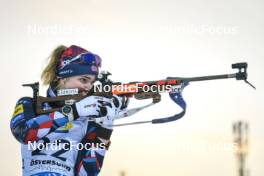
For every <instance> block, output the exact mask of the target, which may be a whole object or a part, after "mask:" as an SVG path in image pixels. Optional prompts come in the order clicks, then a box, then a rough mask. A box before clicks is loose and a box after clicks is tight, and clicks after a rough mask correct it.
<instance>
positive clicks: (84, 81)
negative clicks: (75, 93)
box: [80, 78, 88, 84]
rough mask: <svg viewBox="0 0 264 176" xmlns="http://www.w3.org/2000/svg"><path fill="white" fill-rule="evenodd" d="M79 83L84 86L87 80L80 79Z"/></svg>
mask: <svg viewBox="0 0 264 176" xmlns="http://www.w3.org/2000/svg"><path fill="white" fill-rule="evenodd" d="M80 82H81V83H83V84H86V83H87V82H88V80H87V79H84V78H81V79H80Z"/></svg>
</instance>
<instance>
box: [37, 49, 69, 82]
mask: <svg viewBox="0 0 264 176" xmlns="http://www.w3.org/2000/svg"><path fill="white" fill-rule="evenodd" d="M66 48H67V47H66V46H64V45H60V46H58V47H57V48H55V49H54V50H53V52H52V53H51V55H50V56H49V58H48V59H49V63H48V65H47V66H46V67H45V69H44V70H43V71H42V74H41V80H42V83H43V85H49V84H51V83H55V84H56V85H58V79H57V76H56V70H57V66H58V65H59V62H60V57H61V55H62V53H63V52H64V51H65V50H66Z"/></svg>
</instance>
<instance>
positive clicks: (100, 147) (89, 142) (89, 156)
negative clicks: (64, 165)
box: [75, 122, 113, 176]
mask: <svg viewBox="0 0 264 176" xmlns="http://www.w3.org/2000/svg"><path fill="white" fill-rule="evenodd" d="M112 131H113V130H110V129H106V128H103V127H102V126H100V125H99V124H97V123H95V122H90V123H89V124H88V129H87V134H86V136H85V137H84V138H83V140H82V144H84V146H88V147H83V149H82V150H79V151H78V156H77V161H76V165H75V175H76V176H96V175H98V174H99V172H100V171H101V168H102V165H103V161H104V157H105V153H106V150H107V149H108V147H109V145H110V141H109V140H110V137H111V134H112ZM99 138H103V139H106V140H108V141H109V142H108V143H107V144H106V143H103V142H102V141H101V140H100V139H99ZM89 146H90V147H89Z"/></svg>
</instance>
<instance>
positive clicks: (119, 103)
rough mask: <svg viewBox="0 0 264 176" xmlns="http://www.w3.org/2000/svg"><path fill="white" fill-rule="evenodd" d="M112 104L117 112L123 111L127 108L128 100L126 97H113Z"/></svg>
mask: <svg viewBox="0 0 264 176" xmlns="http://www.w3.org/2000/svg"><path fill="white" fill-rule="evenodd" d="M113 103H114V105H115V107H116V108H117V109H118V110H123V109H125V108H127V106H128V103H129V98H128V97H126V96H117V95H113Z"/></svg>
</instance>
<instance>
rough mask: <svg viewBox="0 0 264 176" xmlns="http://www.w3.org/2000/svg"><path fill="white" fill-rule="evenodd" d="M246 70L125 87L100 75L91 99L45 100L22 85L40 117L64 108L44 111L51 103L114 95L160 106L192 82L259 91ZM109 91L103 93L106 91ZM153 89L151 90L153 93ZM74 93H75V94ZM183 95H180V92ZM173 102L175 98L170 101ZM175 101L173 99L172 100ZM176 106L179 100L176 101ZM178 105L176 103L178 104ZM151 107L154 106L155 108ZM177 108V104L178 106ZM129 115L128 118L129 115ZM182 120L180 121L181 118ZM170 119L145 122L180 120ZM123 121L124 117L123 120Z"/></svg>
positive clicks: (69, 96)
mask: <svg viewBox="0 0 264 176" xmlns="http://www.w3.org/2000/svg"><path fill="white" fill-rule="evenodd" d="M247 67H248V64H247V63H246V62H241V63H235V64H232V69H238V71H237V72H236V73H233V74H222V75H209V76H200V77H188V78H184V77H167V78H166V79H164V80H157V81H145V82H137V81H135V82H129V83H126V84H122V83H120V82H113V81H111V80H110V79H109V78H108V76H109V75H111V73H109V72H101V73H100V74H99V75H98V81H99V82H100V84H98V85H97V86H95V87H94V88H93V90H92V91H91V92H90V93H88V95H86V96H83V95H82V94H78V91H72V90H69V91H67V90H66V92H71V93H70V94H69V93H66V94H64V93H62V95H61V96H57V97H42V96H39V83H38V82H35V83H33V84H23V86H29V87H31V88H32V89H33V108H34V110H35V113H36V114H37V115H39V114H45V113H50V112H54V111H58V110H59V109H60V108H61V107H62V106H63V104H62V106H61V107H56V108H52V109H43V104H44V103H52V102H57V101H64V105H65V104H72V103H73V102H75V101H80V100H81V99H83V98H85V97H87V96H91V95H94V96H103V97H107V98H112V97H113V95H118V96H126V97H128V98H132V97H134V98H135V99H138V100H144V99H150V98H152V104H155V103H158V102H159V101H160V94H159V93H162V92H166V91H171V90H173V89H175V90H174V92H175V91H176V92H177V91H181V90H182V89H183V87H184V86H186V85H187V84H188V83H189V82H195V81H209V80H216V79H229V78H235V79H236V80H244V81H245V82H246V83H247V84H249V85H250V86H251V87H253V88H254V89H256V88H255V87H254V86H253V85H252V84H251V83H249V82H248V81H247V76H248V74H247ZM106 87H107V88H108V89H107V90H106V89H103V88H106ZM150 88H151V89H150ZM72 92H75V93H72ZM179 93H181V92H179ZM171 98H172V99H173V97H171ZM173 100H174V99H173ZM174 101H175V102H176V101H177V100H174ZM176 103H177V102H176ZM179 103H180V104H182V106H181V107H182V108H183V109H184V112H183V114H182V116H183V115H184V113H185V105H184V104H185V102H182V101H181V102H179ZM152 104H151V105H152ZM177 104H178V103H177ZM149 106H150V105H146V106H144V107H142V108H136V109H133V111H132V110H131V113H130V114H129V113H128V112H126V113H124V114H123V116H130V115H132V114H134V113H135V112H138V111H139V110H141V109H143V108H146V107H149ZM127 113H128V114H127ZM182 116H181V117H182ZM173 117H174V118H172V117H169V118H162V120H161V119H153V120H152V121H144V122H143V123H147V122H152V123H164V122H168V121H173V120H176V119H178V118H179V117H180V116H179V117H177V118H175V116H173ZM120 118H121V117H120Z"/></svg>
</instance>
